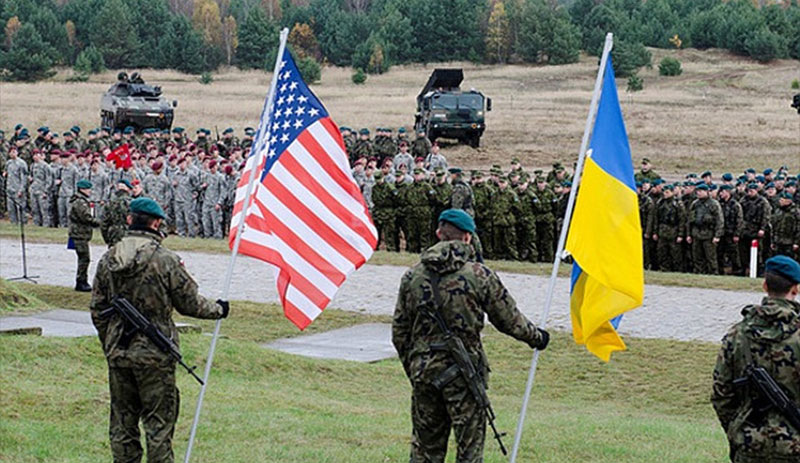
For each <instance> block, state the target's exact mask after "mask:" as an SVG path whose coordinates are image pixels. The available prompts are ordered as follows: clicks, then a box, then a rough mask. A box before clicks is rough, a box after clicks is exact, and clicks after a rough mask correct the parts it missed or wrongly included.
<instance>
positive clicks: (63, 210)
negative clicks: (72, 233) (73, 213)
mask: <svg viewBox="0 0 800 463" xmlns="http://www.w3.org/2000/svg"><path fill="white" fill-rule="evenodd" d="M72 160H73V156H72V155H71V154H69V153H63V154H62V155H61V162H62V164H61V175H60V177H59V178H58V179H57V180H56V184H57V185H58V220H59V224H58V225H59V226H60V227H67V226H68V225H69V217H70V214H69V211H70V207H71V206H70V204H71V203H70V201H69V199H70V198H71V197H72V195H74V194H75V190H76V189H77V184H78V169H76V168H75V165H73V163H72Z"/></svg>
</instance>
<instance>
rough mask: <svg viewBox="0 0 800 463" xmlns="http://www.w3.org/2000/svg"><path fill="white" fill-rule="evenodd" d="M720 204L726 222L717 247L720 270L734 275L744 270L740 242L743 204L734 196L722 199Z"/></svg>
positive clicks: (742, 224)
mask: <svg viewBox="0 0 800 463" xmlns="http://www.w3.org/2000/svg"><path fill="white" fill-rule="evenodd" d="M720 206H721V207H722V217H723V220H724V221H725V224H724V232H723V234H722V238H721V239H720V240H719V246H718V247H717V256H718V260H719V271H720V273H723V274H725V273H732V274H733V275H738V274H740V273H741V272H742V261H741V259H740V258H739V242H738V241H739V239H740V238H741V236H742V229H743V227H744V219H743V215H742V206H741V205H740V204H739V202H738V201H736V200H735V199H733V198H732V197H731V198H729V199H728V200H727V201H725V200H720ZM725 269H730V272H726V271H725Z"/></svg>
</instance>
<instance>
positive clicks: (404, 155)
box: [392, 142, 414, 171]
mask: <svg viewBox="0 0 800 463" xmlns="http://www.w3.org/2000/svg"><path fill="white" fill-rule="evenodd" d="M399 149H400V151H399V152H398V153H397V154H396V155H395V156H394V158H393V159H392V165H393V166H394V170H400V165H405V166H406V169H407V170H408V171H411V170H412V169H413V168H414V158H413V157H412V156H411V155H410V154H409V153H408V145H407V144H406V143H402V142H401V143H400V146H399Z"/></svg>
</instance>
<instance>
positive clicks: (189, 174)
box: [173, 167, 198, 238]
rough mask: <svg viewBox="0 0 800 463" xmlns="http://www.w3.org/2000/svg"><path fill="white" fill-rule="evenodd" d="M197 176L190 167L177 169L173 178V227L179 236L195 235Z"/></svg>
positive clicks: (191, 236)
mask: <svg viewBox="0 0 800 463" xmlns="http://www.w3.org/2000/svg"><path fill="white" fill-rule="evenodd" d="M197 180H198V179H197V176H196V175H194V172H193V170H192V169H190V168H188V167H187V168H186V169H184V170H180V169H179V170H178V172H176V173H175V178H174V179H173V189H174V191H175V227H176V230H177V232H178V234H179V235H180V236H188V237H190V238H194V237H195V236H197V227H196V225H195V223H196V222H195V218H194V209H195V205H194V203H195V194H196V191H197V188H198V185H197Z"/></svg>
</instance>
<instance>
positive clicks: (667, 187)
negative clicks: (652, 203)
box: [664, 185, 675, 191]
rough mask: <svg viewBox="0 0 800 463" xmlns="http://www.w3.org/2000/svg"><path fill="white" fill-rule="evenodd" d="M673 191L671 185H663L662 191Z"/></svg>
mask: <svg viewBox="0 0 800 463" xmlns="http://www.w3.org/2000/svg"><path fill="white" fill-rule="evenodd" d="M674 189H675V187H674V186H673V185H664V190H665V191H666V190H669V191H672V190H674Z"/></svg>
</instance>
